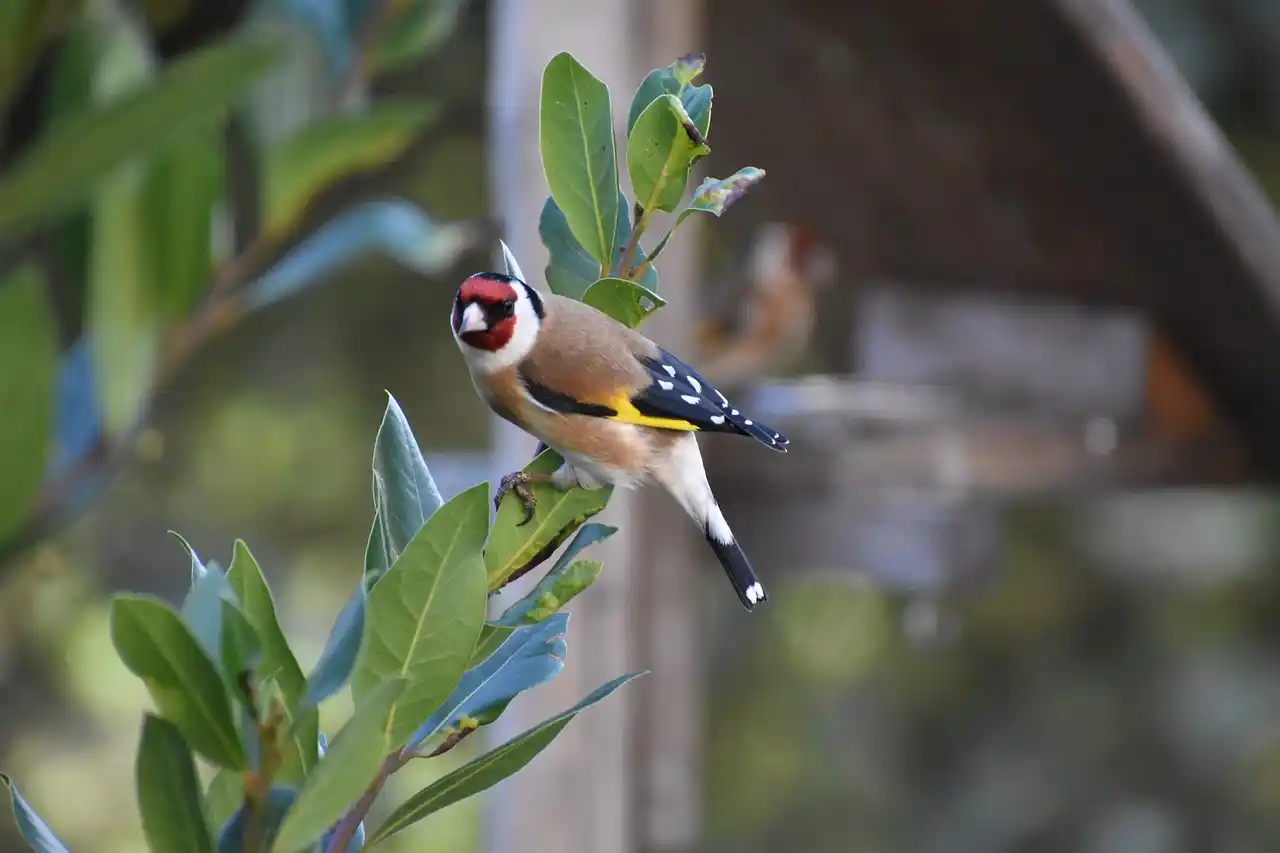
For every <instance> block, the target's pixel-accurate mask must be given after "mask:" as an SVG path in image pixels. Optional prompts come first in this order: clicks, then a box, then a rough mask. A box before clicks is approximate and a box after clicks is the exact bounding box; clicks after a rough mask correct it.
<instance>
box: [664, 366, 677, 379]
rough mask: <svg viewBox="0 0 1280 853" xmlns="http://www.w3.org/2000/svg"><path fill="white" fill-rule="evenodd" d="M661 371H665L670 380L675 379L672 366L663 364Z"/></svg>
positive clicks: (674, 371) (674, 370)
mask: <svg viewBox="0 0 1280 853" xmlns="http://www.w3.org/2000/svg"><path fill="white" fill-rule="evenodd" d="M662 369H663V370H665V371H667V373H668V374H670V375H671V378H672V379H675V377H676V369H675V368H674V367H672V366H671V365H669V364H664V365H662Z"/></svg>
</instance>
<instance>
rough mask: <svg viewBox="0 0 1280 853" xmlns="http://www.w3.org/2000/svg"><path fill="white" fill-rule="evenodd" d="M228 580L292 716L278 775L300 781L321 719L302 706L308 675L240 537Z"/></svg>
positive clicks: (267, 672) (313, 759) (309, 764)
mask: <svg viewBox="0 0 1280 853" xmlns="http://www.w3.org/2000/svg"><path fill="white" fill-rule="evenodd" d="M227 582H228V584H229V585H230V587H231V589H232V590H233V591H234V592H235V596H236V598H237V599H239V601H240V605H241V607H243V608H244V612H245V615H246V616H247V617H248V619H249V623H250V624H251V625H253V630H254V631H255V632H256V633H257V636H258V640H259V642H261V644H262V662H261V665H260V666H259V671H260V672H261V673H263V674H264V675H271V676H272V677H273V678H274V679H275V680H276V683H277V684H279V685H280V692H281V693H282V694H283V696H284V701H285V708H286V710H287V711H288V712H289V714H290V716H291V717H292V718H293V721H294V723H293V726H292V727H291V733H290V740H291V748H290V749H289V750H288V751H287V752H286V754H285V762H284V766H283V767H282V768H281V777H282V778H283V779H285V780H286V781H289V782H300V781H301V780H302V779H303V778H304V777H305V776H306V774H307V773H309V772H310V771H311V768H312V766H314V765H315V762H316V738H317V736H318V734H319V725H320V722H319V718H318V716H317V715H316V714H314V713H310V711H309V709H308V708H306V707H305V705H304V699H305V698H306V693H307V679H306V676H305V675H303V673H302V667H300V666H299V665H298V660H297V658H296V657H294V654H293V650H292V649H290V648H289V641H288V640H287V639H286V638H285V636H284V631H283V630H282V629H281V628H280V620H279V618H278V617H277V616H276V606H275V601H274V600H273V598H272V596H271V587H270V586H269V585H268V584H267V579H266V577H265V576H264V575H263V574H262V569H261V568H260V567H259V566H258V561H257V560H255V559H254V557H253V554H252V553H250V551H249V546H248V545H246V544H245V543H244V541H243V540H240V539H237V540H236V544H235V549H234V551H233V552H232V557H231V568H230V569H228V570H227Z"/></svg>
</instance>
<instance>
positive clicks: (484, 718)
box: [407, 613, 569, 750]
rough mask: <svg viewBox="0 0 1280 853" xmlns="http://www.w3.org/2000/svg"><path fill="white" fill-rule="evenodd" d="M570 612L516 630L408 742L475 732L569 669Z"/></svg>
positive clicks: (415, 744)
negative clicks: (566, 637) (518, 699)
mask: <svg viewBox="0 0 1280 853" xmlns="http://www.w3.org/2000/svg"><path fill="white" fill-rule="evenodd" d="M568 630H569V614H568V613H557V614H554V615H553V616H552V617H551V618H549V619H547V620H546V621H545V622H542V623H540V624H537V625H525V626H523V627H521V628H517V629H516V630H515V631H514V632H513V633H512V634H511V635H510V636H508V637H507V639H506V641H505V642H503V643H502V645H501V646H499V647H498V648H497V649H496V650H494V652H493V654H492V655H490V656H489V657H488V658H487V659H486V660H485V661H484V662H483V663H481V664H480V665H479V666H477V667H475V668H473V669H470V670H468V671H467V673H466V675H464V676H462V680H461V681H460V682H458V686H457V687H456V688H454V691H453V693H451V694H450V695H449V698H448V699H447V700H445V703H444V704H443V705H441V706H440V707H439V708H438V709H437V710H436V712H435V713H434V714H432V715H431V716H430V717H429V718H428V719H427V721H426V722H425V723H423V724H422V725H421V726H420V727H419V728H418V731H417V732H415V733H414V735H413V738H412V739H411V740H410V741H409V746H408V747H407V749H411V750H417V749H420V748H421V747H422V745H423V744H425V743H426V742H427V741H429V740H431V739H432V738H434V737H435V736H436V735H438V734H445V735H448V734H452V733H455V732H461V731H470V730H474V729H476V728H478V727H480V726H483V725H488V724H489V723H491V722H493V721H494V720H496V719H497V718H498V717H499V716H500V715H501V714H502V712H503V711H505V710H506V708H507V706H508V705H509V704H511V700H512V699H514V698H515V697H516V696H517V695H518V694H520V693H522V692H524V691H525V690H530V689H532V688H534V687H537V686H538V685H539V684H543V683H545V682H547V681H550V680H551V679H552V678H554V677H555V676H557V675H559V674H560V671H561V670H562V669H564V659H565V655H566V654H567V653H568V647H567V645H566V643H565V641H564V635H565V633H566V632H567V631H568Z"/></svg>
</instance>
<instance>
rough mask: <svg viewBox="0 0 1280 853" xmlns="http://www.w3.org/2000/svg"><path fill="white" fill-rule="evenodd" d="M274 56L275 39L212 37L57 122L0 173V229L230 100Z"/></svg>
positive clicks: (21, 228) (32, 220)
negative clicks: (144, 82) (140, 83)
mask: <svg viewBox="0 0 1280 853" xmlns="http://www.w3.org/2000/svg"><path fill="white" fill-rule="evenodd" d="M277 56H278V51H277V49H276V46H275V44H274V43H266V42H263V41H261V40H248V39H245V38H230V39H224V40H222V41H217V42H215V43H213V44H212V45H210V46H209V47H205V48H202V49H200V50H198V51H195V52H193V53H190V54H187V55H186V56H184V57H182V58H181V59H178V60H176V61H174V62H173V63H171V64H169V65H168V66H166V67H165V70H164V71H162V72H160V73H159V74H158V75H157V76H156V77H155V79H154V81H153V82H152V83H151V84H150V85H148V86H146V87H144V88H141V89H138V90H137V91H133V92H130V93H128V94H126V95H123V96H121V97H119V98H116V99H114V100H112V101H111V102H110V103H109V104H103V105H101V106H99V107H97V108H95V109H92V110H87V111H85V112H84V113H82V114H80V115H76V116H74V117H69V118H68V119H66V120H65V121H62V122H59V123H58V124H57V125H56V126H55V127H53V128H50V130H49V131H48V132H47V133H45V134H44V135H43V136H41V137H40V138H39V139H37V140H36V142H35V144H34V145H32V146H31V148H30V149H29V150H28V151H27V153H26V154H25V155H24V156H23V157H22V158H21V159H19V160H18V162H17V163H15V164H14V166H13V168H11V169H9V170H8V171H7V172H6V173H5V174H4V176H3V177H2V178H0V233H3V234H6V235H8V236H10V237H13V238H18V237H20V236H21V235H22V234H24V233H25V232H26V231H27V230H28V229H29V228H31V227H34V226H36V225H39V224H41V223H43V222H46V221H48V220H49V219H50V218H52V217H55V216H57V215H58V214H60V213H62V212H64V211H66V210H67V209H68V208H70V207H72V206H73V205H74V204H76V203H77V202H79V201H81V200H83V199H84V198H86V197H87V196H88V195H89V193H91V192H92V191H93V190H94V189H95V188H96V186H97V184H98V182H99V181H100V180H101V179H102V178H103V177H104V176H106V175H107V174H109V173H111V172H112V171H113V170H114V169H115V167H116V166H118V165H120V164H121V163H123V162H125V161H126V160H128V159H130V158H133V157H136V156H137V155H139V154H140V153H143V152H146V151H147V150H148V149H149V148H150V147H151V146H153V145H156V144H158V143H160V142H162V141H164V140H165V139H166V138H168V137H169V135H170V134H173V133H175V132H177V131H179V130H181V129H182V128H184V127H187V126H190V124H191V123H192V122H196V121H199V120H201V119H203V118H206V117H208V116H211V115H213V114H214V113H216V112H217V111H218V110H221V109H223V108H224V107H226V106H228V105H229V104H231V103H232V102H233V101H234V100H235V99H236V97H237V96H239V94H240V93H241V92H242V91H244V89H245V88H247V87H248V86H249V84H251V83H252V82H253V81H254V80H256V79H257V78H258V77H259V76H261V74H262V73H263V72H264V71H266V70H267V69H268V68H269V67H270V66H271V65H272V63H273V62H274V61H275V59H276V58H277ZM85 140H92V144H91V145H86V144H85Z"/></svg>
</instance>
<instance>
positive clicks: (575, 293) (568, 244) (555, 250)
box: [538, 196, 626, 299]
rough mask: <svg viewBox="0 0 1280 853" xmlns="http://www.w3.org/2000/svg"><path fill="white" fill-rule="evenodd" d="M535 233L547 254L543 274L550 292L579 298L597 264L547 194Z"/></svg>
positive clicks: (592, 278)
mask: <svg viewBox="0 0 1280 853" xmlns="http://www.w3.org/2000/svg"><path fill="white" fill-rule="evenodd" d="M625 214H626V211H625V210H623V215H624V216H625ZM538 236H539V237H540V238H541V239H542V245H544V246H546V247H547V251H548V253H549V254H550V260H549V261H548V263H547V268H546V271H545V273H544V274H545V275H546V279H547V286H548V287H550V288H551V292H552V293H558V294H560V295H561V296H568V297H569V298H571V299H581V298H582V294H584V293H586V292H587V288H588V287H590V286H591V285H592V283H593V282H595V280H596V279H598V278H599V277H600V270H601V264H600V262H599V261H597V260H596V259H595V258H593V257H591V255H589V254H588V253H587V250H586V249H584V248H582V244H581V243H579V242H578V240H577V238H575V237H574V236H573V232H572V231H570V230H569V222H568V220H566V219H565V218H564V211H562V210H561V209H560V206H559V205H558V204H556V200H555V199H554V198H552V197H551V196H547V201H546V203H545V204H543V206H542V215H541V216H539V217H538Z"/></svg>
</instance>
